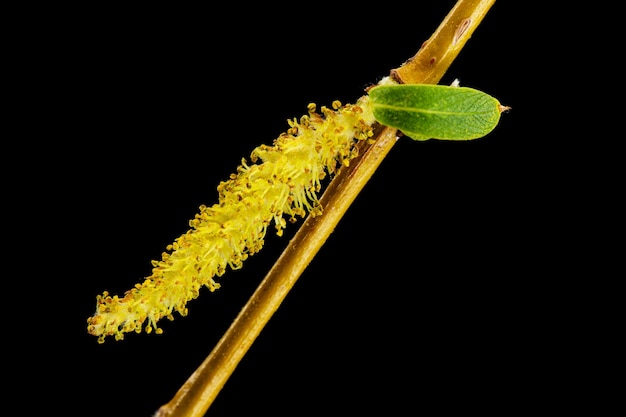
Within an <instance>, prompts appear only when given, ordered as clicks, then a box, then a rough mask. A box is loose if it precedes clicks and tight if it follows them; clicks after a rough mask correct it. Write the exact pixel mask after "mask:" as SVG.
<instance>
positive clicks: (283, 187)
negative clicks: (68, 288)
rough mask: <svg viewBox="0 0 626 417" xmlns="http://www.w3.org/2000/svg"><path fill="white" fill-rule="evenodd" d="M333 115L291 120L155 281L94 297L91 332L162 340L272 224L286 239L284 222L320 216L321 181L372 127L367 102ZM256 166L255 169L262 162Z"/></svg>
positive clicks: (169, 254)
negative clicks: (166, 323)
mask: <svg viewBox="0 0 626 417" xmlns="http://www.w3.org/2000/svg"><path fill="white" fill-rule="evenodd" d="M332 107H333V108H332V109H330V108H327V107H322V108H321V113H318V112H317V111H316V106H315V104H310V105H309V106H308V110H309V112H308V115H305V116H302V117H301V118H300V120H299V121H298V120H297V119H295V118H294V119H293V120H289V121H288V123H289V129H288V130H287V132H285V133H283V134H281V135H280V136H279V137H278V138H277V139H276V140H275V141H274V144H273V146H267V145H261V146H259V147H258V148H256V149H255V150H254V151H253V152H252V154H251V161H252V163H251V164H248V163H247V162H246V161H245V159H244V160H242V163H241V165H240V166H239V167H238V168H237V173H236V174H232V175H231V177H230V179H229V180H228V181H224V182H222V183H220V184H219V186H218V192H219V202H218V203H217V204H215V205H213V206H211V207H207V206H201V207H200V212H199V213H198V214H197V215H196V216H195V218H194V219H192V220H191V221H190V222H189V223H190V230H189V231H187V233H185V234H183V235H182V236H180V237H179V238H177V239H176V240H175V241H174V243H173V244H171V245H169V246H168V247H167V251H166V252H164V253H163V254H162V259H161V260H160V261H152V264H153V270H152V274H151V275H150V276H149V277H147V278H146V279H145V280H144V282H143V283H142V284H137V285H135V288H133V289H131V290H129V291H126V293H125V294H124V296H123V297H118V296H117V295H115V296H111V295H109V294H108V292H106V291H105V292H104V293H103V294H102V295H98V296H97V303H96V312H95V314H94V315H93V316H92V317H89V318H88V319H87V330H88V332H89V333H90V334H92V335H94V336H98V342H99V343H103V342H104V340H105V338H106V337H107V336H114V337H115V339H116V340H120V339H123V338H124V333H126V332H131V331H135V332H137V333H140V332H141V330H142V328H145V331H146V332H147V333H150V332H152V331H153V330H154V331H155V332H156V333H161V332H162V330H161V329H160V328H159V327H158V326H157V322H158V321H159V320H160V319H162V318H163V317H167V318H169V319H170V320H171V319H173V316H172V313H173V311H174V310H176V311H177V312H178V313H180V314H181V315H183V316H184V315H186V314H187V308H186V304H187V302H188V301H190V300H192V299H194V298H196V297H197V296H198V294H199V291H200V288H201V287H203V286H206V287H208V288H209V290H211V291H214V290H215V289H217V288H219V287H220V284H219V283H217V282H215V280H214V277H216V276H217V277H219V276H221V275H222V274H224V272H225V271H226V268H227V267H228V266H230V267H231V268H232V269H238V268H241V266H242V263H243V261H245V260H246V258H247V257H248V256H249V255H252V254H254V253H256V252H258V251H259V250H260V249H261V248H262V246H263V239H264V237H265V233H266V231H267V228H268V226H269V225H270V223H271V222H272V221H273V222H274V224H275V227H276V230H277V232H278V235H281V234H282V230H283V228H284V227H285V226H286V221H285V219H284V217H283V216H288V217H290V219H292V220H295V219H296V216H302V217H304V216H305V215H306V213H307V212H308V213H311V214H312V215H315V214H319V213H321V207H320V206H319V202H318V196H317V195H318V192H319V191H320V186H321V185H320V180H322V179H323V178H324V177H325V176H326V175H327V174H333V173H334V172H335V171H336V169H338V166H340V165H341V164H344V165H347V164H348V163H349V161H350V159H352V158H353V157H354V156H356V155H355V152H356V151H355V144H356V141H357V140H364V139H367V138H369V137H371V136H372V135H373V133H372V125H373V124H374V122H375V119H374V116H373V114H372V111H371V108H370V105H369V101H368V97H367V96H364V97H362V98H361V99H360V100H359V101H357V104H355V105H353V104H347V105H343V106H342V104H341V103H339V102H338V101H335V102H333V106H332ZM257 162H258V163H257Z"/></svg>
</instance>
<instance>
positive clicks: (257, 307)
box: [155, 0, 495, 417]
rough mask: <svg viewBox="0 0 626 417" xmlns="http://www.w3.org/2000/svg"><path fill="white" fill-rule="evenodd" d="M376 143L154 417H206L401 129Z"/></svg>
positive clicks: (410, 74)
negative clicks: (225, 385) (242, 360)
mask: <svg viewBox="0 0 626 417" xmlns="http://www.w3.org/2000/svg"><path fill="white" fill-rule="evenodd" d="M494 3H495V0H459V1H458V2H457V3H456V5H455V6H454V7H453V8H452V10H451V11H450V12H449V13H448V15H447V16H446V17H445V19H444V20H443V21H442V23H441V24H440V25H439V27H438V29H437V30H436V31H435V32H434V33H433V35H432V36H431V37H430V39H428V40H427V41H426V42H425V43H424V44H423V45H422V47H421V49H420V50H419V51H418V52H417V54H416V55H415V56H414V57H413V58H412V59H410V60H409V61H407V62H406V63H405V64H403V65H402V66H401V67H400V68H397V69H394V70H392V71H391V76H392V78H394V79H395V80H396V81H398V82H400V83H407V84H408V83H414V84H418V83H422V84H436V83H438V82H439V80H440V79H441V77H442V76H443V74H444V73H445V72H446V70H447V69H448V67H449V66H450V64H451V63H452V61H453V60H454V59H455V58H456V56H457V55H458V53H459V52H460V50H461V49H462V48H463V46H464V45H465V43H466V42H467V40H468V39H469V38H470V36H471V34H472V33H473V32H474V30H475V29H476V27H477V26H478V25H479V23H480V22H481V20H482V19H483V17H484V16H485V14H486V13H487V11H488V10H489V8H490V7H491V6H492V5H493V4H494ZM375 130H376V131H375V135H374V139H375V142H374V143H373V144H372V145H367V144H366V143H365V142H361V144H360V147H361V149H359V156H357V157H356V158H355V159H353V160H352V161H351V163H350V165H349V166H347V167H343V168H342V169H340V170H339V172H338V173H337V175H336V177H335V178H334V179H333V180H332V181H331V183H330V184H329V185H328V187H327V189H326V190H325V191H324V194H323V195H322V197H321V199H320V203H321V205H322V207H323V210H324V213H323V214H322V215H318V216H314V217H313V216H309V217H308V218H307V219H306V220H305V222H304V223H303V224H302V226H301V227H300V229H299V230H298V232H297V233H296V235H295V236H294V237H293V238H292V239H291V241H290V242H289V244H288V246H287V247H286V249H285V250H284V252H283V253H282V255H281V256H280V258H279V259H278V261H277V262H276V263H275V264H274V266H273V267H272V269H271V270H270V271H269V273H268V274H267V275H266V277H265V278H264V279H263V281H262V282H261V284H260V285H259V286H258V288H257V289H256V291H255V292H254V294H253V295H252V296H251V297H250V299H249V300H248V302H247V303H246V305H245V306H244V307H243V309H242V310H241V312H240V313H239V315H238V316H237V318H235V320H234V321H233V323H232V324H231V326H230V327H229V329H228V330H227V331H226V333H224V335H223V336H222V338H221V339H220V341H219V342H218V343H217V345H216V346H215V348H214V349H213V351H211V353H210V354H209V356H208V357H207V358H206V359H205V360H204V361H203V362H202V364H201V365H200V366H199V367H198V368H197V369H196V371H195V372H194V373H193V374H192V375H191V376H190V377H189V379H188V380H187V382H185V384H183V386H182V387H181V388H180V389H179V391H178V392H177V393H176V395H175V396H174V398H172V400H171V401H170V402H169V403H167V404H165V405H163V406H162V407H161V408H160V409H159V410H158V411H157V413H156V416H155V417H166V416H167V417H202V416H204V415H205V413H206V411H207V410H208V409H209V407H210V406H211V404H212V403H213V401H214V400H215V398H216V397H217V395H218V393H219V392H220V390H221V389H222V387H223V386H224V384H225V383H226V381H227V380H228V378H229V377H230V375H231V374H232V373H233V371H234V370H235V368H236V367H237V365H238V364H239V362H240V361H241V359H242V358H243V356H244V355H245V354H246V352H247V351H248V349H249V348H250V346H251V345H252V343H253V342H254V341H255V340H256V338H257V336H258V335H259V334H260V333H261V331H262V330H263V328H264V327H265V325H266V324H267V322H268V321H269V319H270V318H271V317H272V315H273V314H274V312H275V311H276V310H277V309H278V307H279V306H280V304H281V303H282V301H283V300H284V298H285V297H286V296H287V294H288V293H289V291H290V290H291V288H292V287H293V285H294V284H295V283H296V281H297V280H298V278H299V277H300V275H301V274H302V272H303V271H304V270H305V269H306V267H307V266H308V265H309V263H310V262H311V260H312V259H313V258H314V257H315V255H316V254H317V252H318V251H319V249H320V248H321V247H322V245H323V244H324V243H325V242H326V240H327V239H328V237H329V236H330V234H331V233H332V232H333V230H334V229H335V227H336V225H337V224H338V223H339V220H340V219H341V218H342V217H343V215H344V214H345V212H346V211H347V210H348V208H349V207H350V205H351V204H352V202H353V201H354V199H355V198H356V197H357V195H358V194H359V193H360V192H361V190H362V189H363V187H364V186H365V184H366V183H367V182H368V180H369V179H370V178H371V176H372V175H373V174H374V172H375V171H376V169H377V168H378V166H379V165H380V163H381V162H382V161H383V159H384V158H385V156H386V155H387V154H388V153H389V151H390V150H391V149H392V148H393V145H394V144H395V143H396V140H397V136H398V132H397V131H396V129H392V128H388V127H383V126H378V127H377V128H376V129H375Z"/></svg>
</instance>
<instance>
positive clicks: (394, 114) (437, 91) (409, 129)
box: [369, 84, 508, 140]
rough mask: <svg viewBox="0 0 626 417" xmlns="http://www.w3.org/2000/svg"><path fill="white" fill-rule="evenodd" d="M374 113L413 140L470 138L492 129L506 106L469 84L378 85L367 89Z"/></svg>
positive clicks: (379, 120)
mask: <svg viewBox="0 0 626 417" xmlns="http://www.w3.org/2000/svg"><path fill="white" fill-rule="evenodd" d="M369 97H370V101H371V103H372V106H373V112H374V117H375V118H376V120H377V121H378V122H379V123H380V124H383V125H385V126H389V127H394V128H396V129H398V130H400V131H401V132H402V133H404V134H405V135H406V136H409V137H410V138H412V139H415V140H426V139H430V138H433V139H448V140H470V139H476V138H480V137H483V136H485V135H486V134H488V133H489V132H491V131H492V130H493V129H494V128H495V127H496V125H497V124H498V122H499V120H500V114H501V113H502V111H504V110H506V109H508V107H505V106H502V105H500V102H499V101H498V100H496V99H495V98H493V97H492V96H490V95H489V94H486V93H483V92H482V91H479V90H475V89H473V88H469V87H453V86H446V85H432V84H394V85H381V86H376V87H373V88H372V89H370V90H369Z"/></svg>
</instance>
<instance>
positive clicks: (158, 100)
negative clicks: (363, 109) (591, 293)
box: [17, 0, 574, 417]
mask: <svg viewBox="0 0 626 417" xmlns="http://www.w3.org/2000/svg"><path fill="white" fill-rule="evenodd" d="M521 3H523V2H506V1H499V2H497V4H496V5H494V6H493V8H492V9H491V10H490V11H489V12H488V14H487V16H486V17H485V19H484V21H483V22H482V24H481V25H480V26H479V27H478V29H477V30H476V32H475V33H474V35H473V37H472V38H471V39H470V40H469V41H468V43H467V44H466V46H465V48H464V50H463V51H462V52H461V54H460V55H459V57H458V58H457V60H456V61H455V62H454V63H453V65H452V66H451V68H450V69H449V70H448V72H447V73H446V75H445V77H444V78H443V79H442V81H441V83H442V84H449V83H451V82H452V81H453V80H454V79H455V78H459V79H460V81H461V84H462V85H464V86H469V87H475V88H478V89H481V90H483V91H485V92H487V93H489V94H491V95H493V96H495V97H496V98H498V99H499V100H500V101H501V102H502V103H503V104H506V105H509V106H511V107H512V110H511V111H510V112H508V113H506V114H504V115H503V116H502V118H501V121H500V124H499V125H498V127H497V128H496V129H495V130H494V131H493V132H492V133H490V134H489V135H487V136H486V137H484V138H481V139H479V140H475V141H469V142H437V141H427V142H414V141H412V140H410V139H408V138H401V139H400V140H399V142H398V144H397V145H396V146H395V147H394V149H393V150H392V151H391V153H390V154H389V155H388V157H387V158H386V159H385V161H384V162H383V164H382V165H381V166H380V168H379V169H378V171H377V172H376V174H375V175H374V177H373V178H372V179H371V181H370V182H369V183H368V185H367V186H366V188H365V189H364V190H363V192H362V193H361V194H360V195H359V197H358V198H357V200H356V201H355V202H354V204H353V205H352V207H351V208H350V209H349V211H348V213H347V214H346V216H345V217H344V218H343V219H342V220H341V222H340V223H339V225H338V227H337V228H336V230H335V232H334V233H333V234H332V235H331V237H330V238H329V240H328V241H327V243H326V244H325V245H324V247H323V248H322V250H321V251H320V252H319V253H318V254H317V256H316V257H315V259H314V260H313V262H312V263H311V265H310V266H309V267H308V268H307V270H306V271H305V273H304V274H303V275H302V276H301V277H300V279H299V281H298V282H297V284H296V286H295V287H294V288H293V290H292V291H291V292H290V293H289V295H288V297H287V298H286V299H285V301H284V303H283V304H282V306H281V307H280V308H279V310H278V312H277V313H276V314H275V315H274V317H273V318H272V319H271V320H270V322H269V323H268V324H267V326H266V327H265V329H264V330H263V332H262V334H261V335H260V336H259V338H258V339H257V340H256V342H255V343H254V345H253V346H252V348H251V349H250V351H249V352H248V353H247V355H246V356H245V357H244V359H243V360H242V362H241V363H240V365H239V366H238V368H237V369H236V371H235V372H234V373H233V375H232V376H231V378H230V379H229V381H228V382H227V384H226V386H225V387H224V388H223V390H222V391H221V392H220V394H219V395H218V397H217V399H216V400H215V402H214V404H213V405H212V406H211V408H210V410H209V411H208V413H207V416H215V417H217V416H235V415H243V413H244V412H245V413H249V412H254V413H257V414H258V415H261V414H272V415H275V416H283V415H285V416H287V415H289V416H292V415H301V414H302V413H304V412H306V413H310V414H328V413H330V412H333V413H336V414H350V415H357V414H362V413H364V412H375V413H381V414H384V415H398V414H400V413H402V414H403V415H404V414H411V415H413V414H418V413H422V412H424V411H426V410H433V409H434V410H437V413H441V414H443V413H446V414H447V413H457V412H464V411H469V410H473V411H479V412H494V413H495V412H497V413H498V414H506V413H507V412H508V411H511V410H515V411H525V412H533V411H535V410H536V408H537V407H538V404H540V403H541V401H543V400H545V399H546V398H548V397H550V396H554V395H555V394H554V390H555V386H556V385H558V384H557V383H556V382H553V381H556V380H557V379H559V378H563V375H564V374H568V373H570V372H572V370H571V369H570V368H568V367H567V366H566V363H565V362H567V361H568V360H569V359H568V358H567V356H565V357H564V352H563V346H562V344H561V343H559V342H558V340H559V337H560V336H559V335H560V334H561V333H562V332H564V331H565V330H564V329H567V328H569V326H571V325H572V320H574V319H573V318H572V317H571V316H568V315H566V313H565V311H564V309H563V307H562V305H561V304H559V303H555V299H559V298H560V297H562V296H563V288H562V286H561V284H562V283H561V280H562V279H563V277H562V276H561V275H559V274H558V273H554V272H555V271H556V269H558V266H556V265H558V260H556V261H555V258H558V257H559V256H560V255H559V254H557V253H555V251H554V250H553V249H554V247H553V246H552V242H553V241H555V240H556V237H555V236H556V235H557V234H559V233H560V228H561V226H560V225H559V223H560V222H561V221H562V220H561V219H560V217H559V213H555V212H553V210H552V209H551V207H550V205H549V204H547V203H546V201H547V200H551V199H553V198H554V195H553V193H555V192H556V193H558V191H557V190H558V189H559V187H557V186H556V185H557V184H560V180H561V178H560V177H559V176H558V175H556V176H551V177H550V179H546V178H545V177H543V178H541V179H539V178H540V177H542V176H541V175H540V173H544V172H545V166H546V160H547V158H548V157H547V156H546V153H545V152H544V150H547V149H548V148H550V147H549V146H548V143H549V142H550V141H552V140H555V139H556V138H555V137H552V136H551V135H550V133H549V130H546V129H543V130H541V129H538V128H537V125H536V121H537V120H542V119H543V117H544V116H543V115H544V114H546V113H547V109H546V108H545V107H544V106H543V105H537V99H536V96H537V94H538V90H540V89H541V85H540V83H538V82H537V80H539V79H541V80H543V81H544V82H546V83H547V82H552V81H554V78H553V76H552V75H550V74H549V73H543V74H537V73H536V71H535V68H536V65H535V64H536V62H537V61H538V60H542V59H544V56H542V52H541V47H539V46H538V44H536V43H535V41H536V39H537V37H536V35H537V32H538V31H541V30H542V25H543V23H544V22H543V20H542V19H543V17H542V15H541V14H537V13H532V12H531V10H530V9H529V8H528V7H524V6H522V4H521ZM454 4H455V2H454V1H439V0H438V1H429V2H418V3H417V4H416V5H414V6H413V7H415V9H413V10H411V11H410V12H407V11H403V10H402V7H401V6H400V5H396V6H393V5H391V4H390V5H384V6H392V7H385V8H383V9H382V10H381V7H380V5H379V6H377V8H375V9H372V8H370V7H369V6H368V7H366V6H359V5H357V4H352V5H351V6H350V7H345V8H344V9H343V10H342V8H338V7H335V5H333V4H332V3H303V4H297V5H283V6H276V7H274V6H268V5H266V4H264V3H261V5H252V6H250V5H243V4H238V3H230V4H225V5H222V6H221V7H220V8H214V9H212V8H208V7H203V8H198V9H196V8H193V7H188V6H179V5H176V6H163V7H159V6H152V5H150V6H146V7H145V8H144V9H141V10H137V9H135V8H133V9H131V8H128V9H125V8H123V7H121V6H120V7H113V6H111V7H104V6H103V8H102V9H99V10H98V9H94V8H89V9H85V10H78V11H77V10H72V11H71V12H72V14H71V17H69V16H70V11H69V10H68V14H67V15H66V16H64V18H63V19H61V20H59V21H58V22H59V23H58V24H57V25H54V24H53V25H52V26H53V28H52V29H51V31H50V34H49V35H50V37H46V36H42V37H41V38H39V39H38V41H39V46H40V51H41V53H42V58H41V64H42V65H45V68H46V69H47V71H44V72H43V73H45V74H48V75H49V76H48V78H45V77H44V79H43V80H42V79H41V78H39V82H40V83H41V84H40V85H41V86H42V87H41V91H40V93H41V97H42V98H41V101H39V103H40V105H41V106H42V107H45V108H47V109H50V114H54V116H53V117H52V116H51V117H50V118H49V119H47V121H46V122H42V123H47V127H48V128H49V132H50V133H51V134H50V135H48V136H46V137H44V139H45V141H44V143H43V144H41V145H40V146H39V148H38V150H39V151H40V152H41V155H43V156H44V157H45V155H46V154H47V153H49V154H54V155H57V157H56V158H54V160H53V162H51V163H50V164H51V165H52V167H51V169H50V170H48V171H47V172H42V173H41V174H38V175H37V182H38V185H39V186H42V189H43V190H45V192H44V193H38V194H37V195H35V196H33V197H35V200H36V203H33V204H31V205H30V207H31V209H32V210H33V212H32V214H30V215H29V217H30V219H31V221H30V222H29V223H30V224H31V226H32V225H35V226H37V227H40V228H43V230H49V234H50V236H56V239H55V238H53V240H54V242H52V243H50V244H44V245H43V246H44V247H42V248H41V250H40V252H41V253H44V254H45V257H46V262H45V263H46V268H45V272H42V273H40V274H38V275H39V276H40V277H41V279H42V280H46V282H48V283H51V284H52V285H51V287H52V288H50V289H49V290H41V291H40V292H42V293H45V294H46V300H45V301H44V302H43V303H42V304H41V305H38V306H35V305H33V306H32V310H33V311H37V312H38V313H37V318H36V319H35V323H36V324H35V325H33V331H31V333H33V334H34V336H36V339H37V342H34V344H33V345H30V346H35V347H36V351H37V352H38V353H37V354H36V355H35V357H34V359H31V360H30V361H29V364H34V365H35V367H34V368H33V369H32V372H28V373H27V374H28V375H30V377H26V379H25V380H24V381H23V386H31V387H32V385H30V384H32V381H33V377H32V375H39V376H38V377H36V378H34V379H35V380H36V381H37V382H36V383H35V386H37V387H39V389H41V390H44V391H46V390H54V391H55V394H54V395H53V396H51V397H49V398H48V399H47V400H46V402H45V405H46V407H47V408H49V409H51V410H63V411H64V412H63V413H61V414H70V413H71V414H72V415H81V416H104V415H107V416H109V415H115V416H124V417H125V416H150V415H151V414H152V413H154V412H155V411H156V410H157V409H158V407H159V406H160V405H162V404H164V403H166V402H168V401H169V400H170V399H171V398H172V397H173V396H174V394H175V393H176V391H177V390H178V388H179V387H180V386H181V385H182V384H183V383H184V382H185V381H186V379H187V378H188V377H189V376H190V375H191V373H192V372H193V371H194V370H195V369H196V367H197V366H198V365H200V363H201V362H202V361H203V360H204V358H205V357H206V356H207V355H208V354H209V352H210V351H211V349H212V348H213V347H214V346H215V344H216V343H217V341H218V340H219V338H220V337H221V335H222V334H223V333H224V331H225V330H226V329H227V328H228V326H229V325H230V323H231V321H232V320H233V319H234V318H235V316H236V315H237V313H238V311H239V310H240V309H241V307H242V306H243V305H244V304H245V302H246V301H247V299H248V297H249V296H250V295H251V294H252V292H253V291H254V289H255V288H256V286H257V285H258V284H259V282H260V281H261V280H262V279H263V277H264V276H265V274H266V273H267V271H268V270H269V268H270V267H271V265H272V264H273V263H274V262H275V260H276V259H277V257H278V256H279V255H280V253H281V251H282V249H283V248H284V247H285V245H286V244H287V242H288V240H289V238H290V237H291V236H292V235H293V233H294V232H295V231H296V229H297V224H296V225H291V226H289V227H288V229H287V231H286V234H285V236H283V237H281V238H278V237H276V236H274V235H271V234H270V235H268V237H267V239H266V244H265V247H264V249H263V250H262V251H261V252H260V253H259V254H257V255H255V256H253V257H252V258H250V259H249V260H248V261H246V262H245V264H244V267H243V269H241V270H238V271H229V272H227V273H226V274H225V275H224V276H223V277H222V278H221V279H220V282H221V283H222V288H221V289H220V290H218V291H217V292H215V293H210V292H209V291H208V290H206V289H205V290H203V291H202V292H201V295H200V297H199V298H198V299H196V300H193V301H192V302H190V303H189V305H188V307H189V315H188V316H187V317H185V318H182V317H178V316H177V317H176V319H175V320H174V321H173V322H169V321H167V320H166V321H164V322H163V323H162V327H163V329H164V334H162V335H154V334H151V335H147V334H145V333H142V334H139V335H137V334H130V335H128V336H127V337H126V339H125V340H123V341H120V342H116V341H114V340H107V342H106V343H104V344H102V345H100V344H98V343H97V341H96V338H95V337H93V336H90V335H89V334H87V331H86V320H87V317H89V316H90V315H91V314H92V313H93V311H94V307H95V299H96V295H97V294H100V293H102V292H103V291H104V290H107V291H109V292H111V293H113V294H116V293H118V294H121V293H123V292H124V291H126V290H127V289H129V288H131V287H132V286H133V285H134V284H135V283H137V282H140V281H141V280H142V278H143V277H145V276H147V275H149V274H150V270H151V266H150V260H152V259H158V258H159V257H160V254H161V252H162V251H163V250H164V248H165V246H166V245H167V244H168V243H171V242H172V241H173V240H174V239H175V238H176V237H177V236H179V235H180V234H182V233H184V232H185V231H186V230H187V224H188V221H189V219H191V218H193V216H194V215H195V213H196V212H197V209H198V206H199V205H201V204H206V205H211V204H213V203H214V202H215V201H216V199H217V192H216V187H217V185H218V183H219V182H220V181H221V180H223V179H226V178H228V176H229V174H230V173H231V172H234V170H235V169H236V167H237V165H238V164H239V162H240V160H241V158H242V157H247V156H248V155H249V153H250V152H251V151H252V149H254V148H255V147H256V146H258V145H260V144H262V143H266V144H270V143H271V142H272V141H273V139H274V138H275V137H276V136H278V135H279V134H280V133H281V132H282V131H284V130H285V129H286V128H287V123H286V120H287V119H289V118H293V117H299V116H300V115H302V114H305V113H306V106H307V104H308V103H309V102H315V103H317V104H318V106H320V105H329V104H330V103H331V102H332V101H333V100H335V99H338V100H340V101H342V102H344V103H347V102H353V101H354V100H356V99H357V98H358V97H359V96H361V95H362V94H363V92H364V88H366V87H367V86H368V85H370V84H371V83H374V82H376V81H378V80H379V79H380V78H381V77H383V76H385V75H387V74H388V73H389V70H390V69H392V68H397V67H399V66H400V65H401V64H402V63H403V62H404V61H405V60H406V59H408V58H409V57H411V56H413V55H414V54H415V52H417V50H418V49H419V47H420V45H421V44H422V42H424V41H425V40H426V39H427V38H428V37H429V36H430V34H431V33H432V32H433V31H434V30H435V29H436V28H437V26H438V25H439V23H440V22H441V20H442V19H443V18H444V17H445V15H446V14H447V13H448V11H449V10H450V9H451V8H452V6H453V5H454ZM514 4H517V6H515V5H514ZM516 7H517V8H516ZM535 10H536V9H535ZM56 13H58V10H56ZM61 14H63V13H62V12H61ZM546 181H547V183H546ZM553 184H554V185H555V186H554V187H553ZM33 193H35V191H33ZM52 213H53V214H52ZM50 216H52V217H53V218H54V221H53V222H47V221H42V220H41V219H42V218H44V217H46V218H47V217H50ZM552 220H553V221H552ZM50 223H53V225H51V224H50ZM546 224H547V225H548V226H547V227H546ZM38 253H39V252H38ZM42 256H44V255H42ZM552 268H554V270H553V269H552ZM65 315H67V316H65ZM22 377H24V375H22ZM17 385H19V384H17ZM496 398H497V399H498V401H497V402H496V401H494V399H496Z"/></svg>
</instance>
